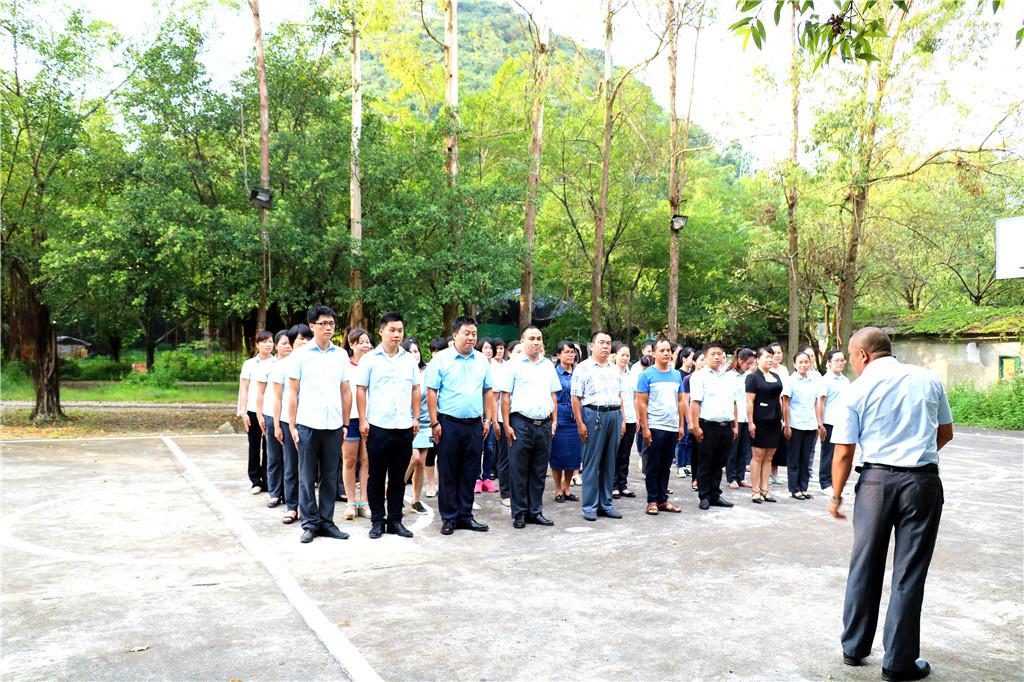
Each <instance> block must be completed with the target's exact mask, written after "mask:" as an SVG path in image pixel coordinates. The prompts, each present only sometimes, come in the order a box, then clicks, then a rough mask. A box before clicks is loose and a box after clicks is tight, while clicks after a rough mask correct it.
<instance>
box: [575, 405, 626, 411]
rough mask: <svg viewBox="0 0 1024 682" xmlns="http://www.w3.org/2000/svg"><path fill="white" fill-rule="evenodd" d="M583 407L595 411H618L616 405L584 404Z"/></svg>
mask: <svg viewBox="0 0 1024 682" xmlns="http://www.w3.org/2000/svg"><path fill="white" fill-rule="evenodd" d="M583 407H585V408H587V409H588V410H594V411H595V412H618V411H619V409H620V408H619V406H618V405H584V406H583Z"/></svg>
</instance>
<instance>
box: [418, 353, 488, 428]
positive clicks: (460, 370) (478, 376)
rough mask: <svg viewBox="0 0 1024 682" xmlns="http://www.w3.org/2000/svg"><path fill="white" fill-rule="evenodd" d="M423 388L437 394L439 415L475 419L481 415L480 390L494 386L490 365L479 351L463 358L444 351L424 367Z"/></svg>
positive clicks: (458, 354) (482, 396) (481, 400)
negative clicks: (424, 380) (425, 370)
mask: <svg viewBox="0 0 1024 682" xmlns="http://www.w3.org/2000/svg"><path fill="white" fill-rule="evenodd" d="M426 384H427V388H432V389H434V390H435V391H437V411H438V413H439V414H446V415H448V416H449V417H457V418H459V419H475V418H477V417H480V416H482V415H483V413H484V395H483V390H484V389H485V388H492V386H493V383H492V379H491V369H490V363H489V362H488V361H487V357H486V356H484V354H483V353H481V352H480V351H478V350H471V351H470V352H469V355H468V356H466V355H462V354H461V353H459V352H458V351H457V350H455V348H446V349H444V350H442V351H440V352H439V353H437V354H435V355H434V357H433V358H432V359H431V360H430V364H429V365H427V379H426Z"/></svg>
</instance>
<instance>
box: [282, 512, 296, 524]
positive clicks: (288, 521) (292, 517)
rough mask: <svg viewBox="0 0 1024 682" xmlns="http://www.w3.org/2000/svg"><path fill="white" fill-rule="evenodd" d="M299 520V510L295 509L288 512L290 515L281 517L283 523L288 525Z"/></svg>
mask: <svg viewBox="0 0 1024 682" xmlns="http://www.w3.org/2000/svg"><path fill="white" fill-rule="evenodd" d="M298 520H299V512H298V511H297V510H295V509H293V510H291V511H290V512H288V516H286V517H284V518H283V519H281V523H283V524H284V525H286V526H288V525H291V524H293V523H295V522H296V521H298Z"/></svg>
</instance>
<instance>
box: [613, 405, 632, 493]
mask: <svg viewBox="0 0 1024 682" xmlns="http://www.w3.org/2000/svg"><path fill="white" fill-rule="evenodd" d="M634 436H636V422H633V423H629V422H626V432H625V433H624V434H622V439H621V440H619V449H618V450H617V451H616V452H615V483H613V484H612V489H613V490H618V491H619V492H622V491H623V490H629V483H628V478H629V455H630V453H632V451H633V437H634Z"/></svg>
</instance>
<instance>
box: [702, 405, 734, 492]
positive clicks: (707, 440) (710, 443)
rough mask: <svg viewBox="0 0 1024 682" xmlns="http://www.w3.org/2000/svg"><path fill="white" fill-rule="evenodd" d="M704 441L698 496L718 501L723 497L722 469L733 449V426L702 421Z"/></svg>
mask: <svg viewBox="0 0 1024 682" xmlns="http://www.w3.org/2000/svg"><path fill="white" fill-rule="evenodd" d="M700 428H701V430H702V431H704V440H703V441H702V442H701V443H700V446H699V447H698V450H700V457H699V458H698V459H697V494H698V495H700V499H702V500H717V499H718V498H719V497H721V496H722V467H723V466H725V460H726V459H727V458H728V457H729V449H730V448H731V447H732V426H721V425H720V424H715V423H713V422H708V421H704V420H703V419H701V420H700Z"/></svg>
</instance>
